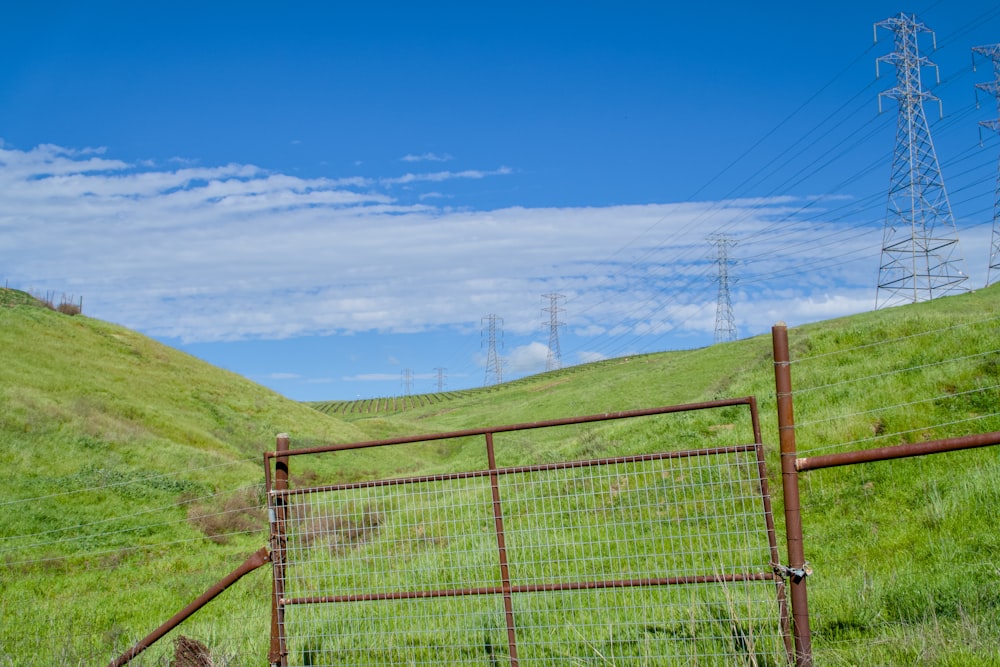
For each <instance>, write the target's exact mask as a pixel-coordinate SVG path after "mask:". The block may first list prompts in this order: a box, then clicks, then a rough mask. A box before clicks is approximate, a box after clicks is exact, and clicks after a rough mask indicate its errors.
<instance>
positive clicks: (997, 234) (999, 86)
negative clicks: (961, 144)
mask: <svg viewBox="0 0 1000 667" xmlns="http://www.w3.org/2000/svg"><path fill="white" fill-rule="evenodd" d="M972 51H973V53H981V54H983V55H984V56H986V57H987V58H989V59H991V60H992V61H993V80H992V81H989V82H987V83H977V84H976V88H978V89H979V90H985V91H986V92H988V93H989V94H990V95H993V97H994V98H996V109H997V116H998V117H997V118H994V119H992V120H981V121H979V124H980V125H982V126H983V127H985V128H988V129H990V130H993V131H994V132H1000V44H991V45H989V46H974V47H972ZM973 58H975V56H973ZM974 62H975V61H974V60H973V63H974ZM996 280H1000V164H998V166H997V181H996V188H995V189H994V191H993V241H992V243H991V244H990V267H989V269H987V271H986V284H987V285H991V284H993V282H994V281H996Z"/></svg>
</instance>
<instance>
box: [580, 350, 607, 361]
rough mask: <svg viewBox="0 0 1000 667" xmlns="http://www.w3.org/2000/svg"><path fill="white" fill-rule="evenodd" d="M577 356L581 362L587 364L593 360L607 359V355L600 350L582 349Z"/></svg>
mask: <svg viewBox="0 0 1000 667" xmlns="http://www.w3.org/2000/svg"><path fill="white" fill-rule="evenodd" d="M577 357H578V358H579V360H580V363H581V364H589V363H591V362H594V361H603V360H605V359H607V356H605V355H604V354H603V353H601V352H587V351H582V352H579V353H577Z"/></svg>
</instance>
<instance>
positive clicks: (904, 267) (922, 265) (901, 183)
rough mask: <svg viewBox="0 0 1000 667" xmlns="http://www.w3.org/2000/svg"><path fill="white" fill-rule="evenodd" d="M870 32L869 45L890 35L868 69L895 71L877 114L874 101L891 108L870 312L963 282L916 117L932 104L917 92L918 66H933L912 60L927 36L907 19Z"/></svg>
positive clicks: (944, 199) (958, 288)
mask: <svg viewBox="0 0 1000 667" xmlns="http://www.w3.org/2000/svg"><path fill="white" fill-rule="evenodd" d="M875 28H876V39H877V37H878V35H877V32H878V30H877V29H878V28H886V29H888V30H891V31H893V33H895V46H896V50H895V51H894V52H893V53H890V54H889V55H886V56H881V57H879V58H878V59H877V60H876V70H877V68H878V63H880V62H886V63H889V64H891V65H893V66H895V68H896V87H895V88H892V89H891V90H887V91H884V92H882V93H879V108H880V109H881V106H882V97H890V98H892V99H894V100H896V102H897V103H898V105H899V115H898V118H897V123H896V148H895V151H894V153H893V157H892V175H891V178H890V182H889V202H888V207H887V212H886V218H885V227H884V230H883V236H882V260H881V263H880V265H879V273H878V288H877V290H876V292H875V308H876V309H878V308H882V307H885V306H895V305H898V304H903V303H915V302H917V301H927V300H929V299H933V298H935V297H939V296H944V295H946V294H949V293H955V292H965V291H968V287H966V286H965V285H964V284H963V283H964V282H965V281H966V279H967V278H968V276H967V275H966V274H965V272H964V271H963V270H962V266H961V265H962V264H963V261H962V257H961V255H960V253H959V248H958V231H957V229H956V228H955V219H954V216H953V215H952V212H951V204H950V203H949V202H948V193H947V192H946V191H945V189H944V181H943V180H942V179H941V169H940V167H939V165H938V159H937V155H936V153H935V152H934V144H933V142H932V141H931V133H930V129H929V128H928V126H927V117H926V116H925V115H924V100H935V101H938V100H937V98H936V97H934V96H933V95H931V94H930V93H928V92H926V91H925V90H923V89H922V87H921V84H920V69H921V67H922V66H924V65H927V66H934V65H933V63H931V62H930V61H929V60H927V58H924V57H922V56H921V55H920V49H919V44H918V39H917V38H918V36H919V34H920V33H921V32H931V31H930V30H929V29H928V28H927V26H925V25H924V24H923V23H920V22H919V21H917V18H916V17H915V16H913V15H907V14H899V15H897V16H895V17H893V18H890V19H886V20H885V21H881V22H879V23H876V24H875ZM932 34H933V33H932Z"/></svg>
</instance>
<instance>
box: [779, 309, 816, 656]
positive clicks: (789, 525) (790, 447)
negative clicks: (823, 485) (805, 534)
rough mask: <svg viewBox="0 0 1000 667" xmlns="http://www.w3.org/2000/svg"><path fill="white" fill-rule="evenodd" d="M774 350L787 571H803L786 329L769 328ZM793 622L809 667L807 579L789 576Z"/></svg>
mask: <svg viewBox="0 0 1000 667" xmlns="http://www.w3.org/2000/svg"><path fill="white" fill-rule="evenodd" d="M771 342H772V345H773V348H774V386H775V391H776V397H777V403H778V440H779V442H780V444H781V487H782V492H783V494H784V497H785V535H786V540H787V542H788V567H789V568H791V569H792V570H793V571H794V570H798V571H802V570H803V569H804V567H805V562H806V561H805V552H804V549H803V547H802V512H801V507H800V504H799V474H798V471H797V470H796V469H795V455H796V452H795V447H796V445H795V416H794V414H793V412H792V371H791V363H790V360H789V354H788V328H787V327H786V326H785V323H784V322H778V323H777V324H775V325H774V326H773V327H772V328H771ZM790 582H791V598H792V620H793V629H794V632H795V664H796V666H797V667H812V664H813V663H812V638H811V636H810V632H809V599H808V596H807V594H806V578H805V577H804V576H792V577H791V578H790Z"/></svg>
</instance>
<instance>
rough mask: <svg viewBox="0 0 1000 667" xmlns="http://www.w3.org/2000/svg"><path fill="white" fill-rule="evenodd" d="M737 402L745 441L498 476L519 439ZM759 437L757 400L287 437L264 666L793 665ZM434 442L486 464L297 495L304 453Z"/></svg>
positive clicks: (275, 471)
mask: <svg viewBox="0 0 1000 667" xmlns="http://www.w3.org/2000/svg"><path fill="white" fill-rule="evenodd" d="M732 406H746V407H747V408H748V411H749V416H750V423H751V425H752V430H753V436H754V437H753V442H752V443H749V444H726V445H724V446H714V447H713V446H705V447H696V448H690V449H681V450H675V449H671V448H670V447H668V446H666V445H667V443H665V442H654V443H653V444H654V445H655V446H653V447H650V443H649V442H648V439H647V438H643V440H644V445H643V447H641V449H644V450H647V451H637V452H635V453H623V454H621V455H615V456H608V457H598V458H586V459H578V460H571V461H553V462H543V463H535V464H532V465H509V466H500V465H498V463H497V461H498V452H501V451H503V448H504V447H505V446H506V444H507V443H508V441H510V442H515V441H517V437H523V436H524V435H525V434H524V433H523V432H526V431H531V430H538V429H551V428H560V427H569V426H574V425H581V424H593V423H596V422H607V421H611V420H625V419H629V420H637V419H640V418H641V419H644V420H655V419H661V420H662V419H671V418H670V417H658V416H660V415H667V414H676V413H686V412H693V411H703V410H713V409H721V408H729V407H732ZM650 432H652V433H655V432H657V430H656V427H655V426H652V427H650ZM662 432H663V433H668V432H669V431H668V430H662ZM706 437H707V436H706ZM760 440H761V438H760V426H759V421H758V417H757V410H756V403H755V400H754V399H753V398H752V397H749V398H740V399H732V400H723V401H713V402H709V403H699V404H690V405H682V406H669V407H663V408H654V409H650V410H638V411H630V412H620V413H613V414H604V415H594V416H589V417H578V418H572V419H565V420H553V421H546V422H535V423H530V424H517V425H509V426H502V427H495V428H486V429H474V430H466V431H456V432H450V433H439V434H433V435H425V436H418V437H408V438H399V439H392V440H380V441H371V442H361V443H353V444H345V445H333V446H326V447H315V448H309V449H296V450H289V449H288V444H289V443H288V440H287V439H284V440H282V439H280V438H279V448H278V451H275V452H271V453H268V454H266V455H265V477H266V484H267V492H268V498H269V505H270V516H271V531H272V534H271V561H272V567H273V569H274V589H273V599H272V638H271V652H270V661H271V664H272V665H280V666H282V667H286V666H298V665H303V666H305V665H311V666H316V665H330V666H332V665H352V666H355V665H397V664H400V665H417V664H419V665H445V664H476V665H501V664H503V665H564V664H581V665H585V664H586V665H589V664H594V665H597V664H602V665H608V664H614V665H619V666H621V665H647V664H688V663H691V661H696V662H697V664H703V665H732V664H746V665H764V664H768V665H771V664H780V663H784V662H786V661H788V660H790V659H791V641H790V639H789V634H788V615H787V612H786V607H785V597H784V582H783V580H782V579H781V577H780V576H779V575H778V574H776V572H780V567H778V563H779V558H778V550H777V542H776V537H775V531H774V523H773V518H772V513H771V506H770V497H769V494H768V487H767V476H766V472H765V466H764V454H763V446H762V445H761V442H760ZM433 442H438V443H439V444H440V445H441V446H443V447H447V448H451V450H454V451H458V450H461V451H464V452H470V451H473V450H479V451H480V452H481V456H482V461H483V464H482V466H481V467H475V468H473V469H464V470H443V471H441V472H439V473H435V474H424V475H418V476H412V477H405V476H404V477H396V478H388V479H359V480H355V481H349V482H341V483H332V484H320V483H314V484H311V485H299V486H292V485H289V483H288V479H289V477H288V469H289V462H290V459H291V458H292V457H295V456H323V457H329V456H337V455H338V453H344V452H348V451H357V450H364V449H368V448H376V447H379V448H382V447H390V448H392V447H398V446H401V445H407V444H413V443H433ZM626 444H627V443H626ZM625 449H627V446H626V447H625Z"/></svg>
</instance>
